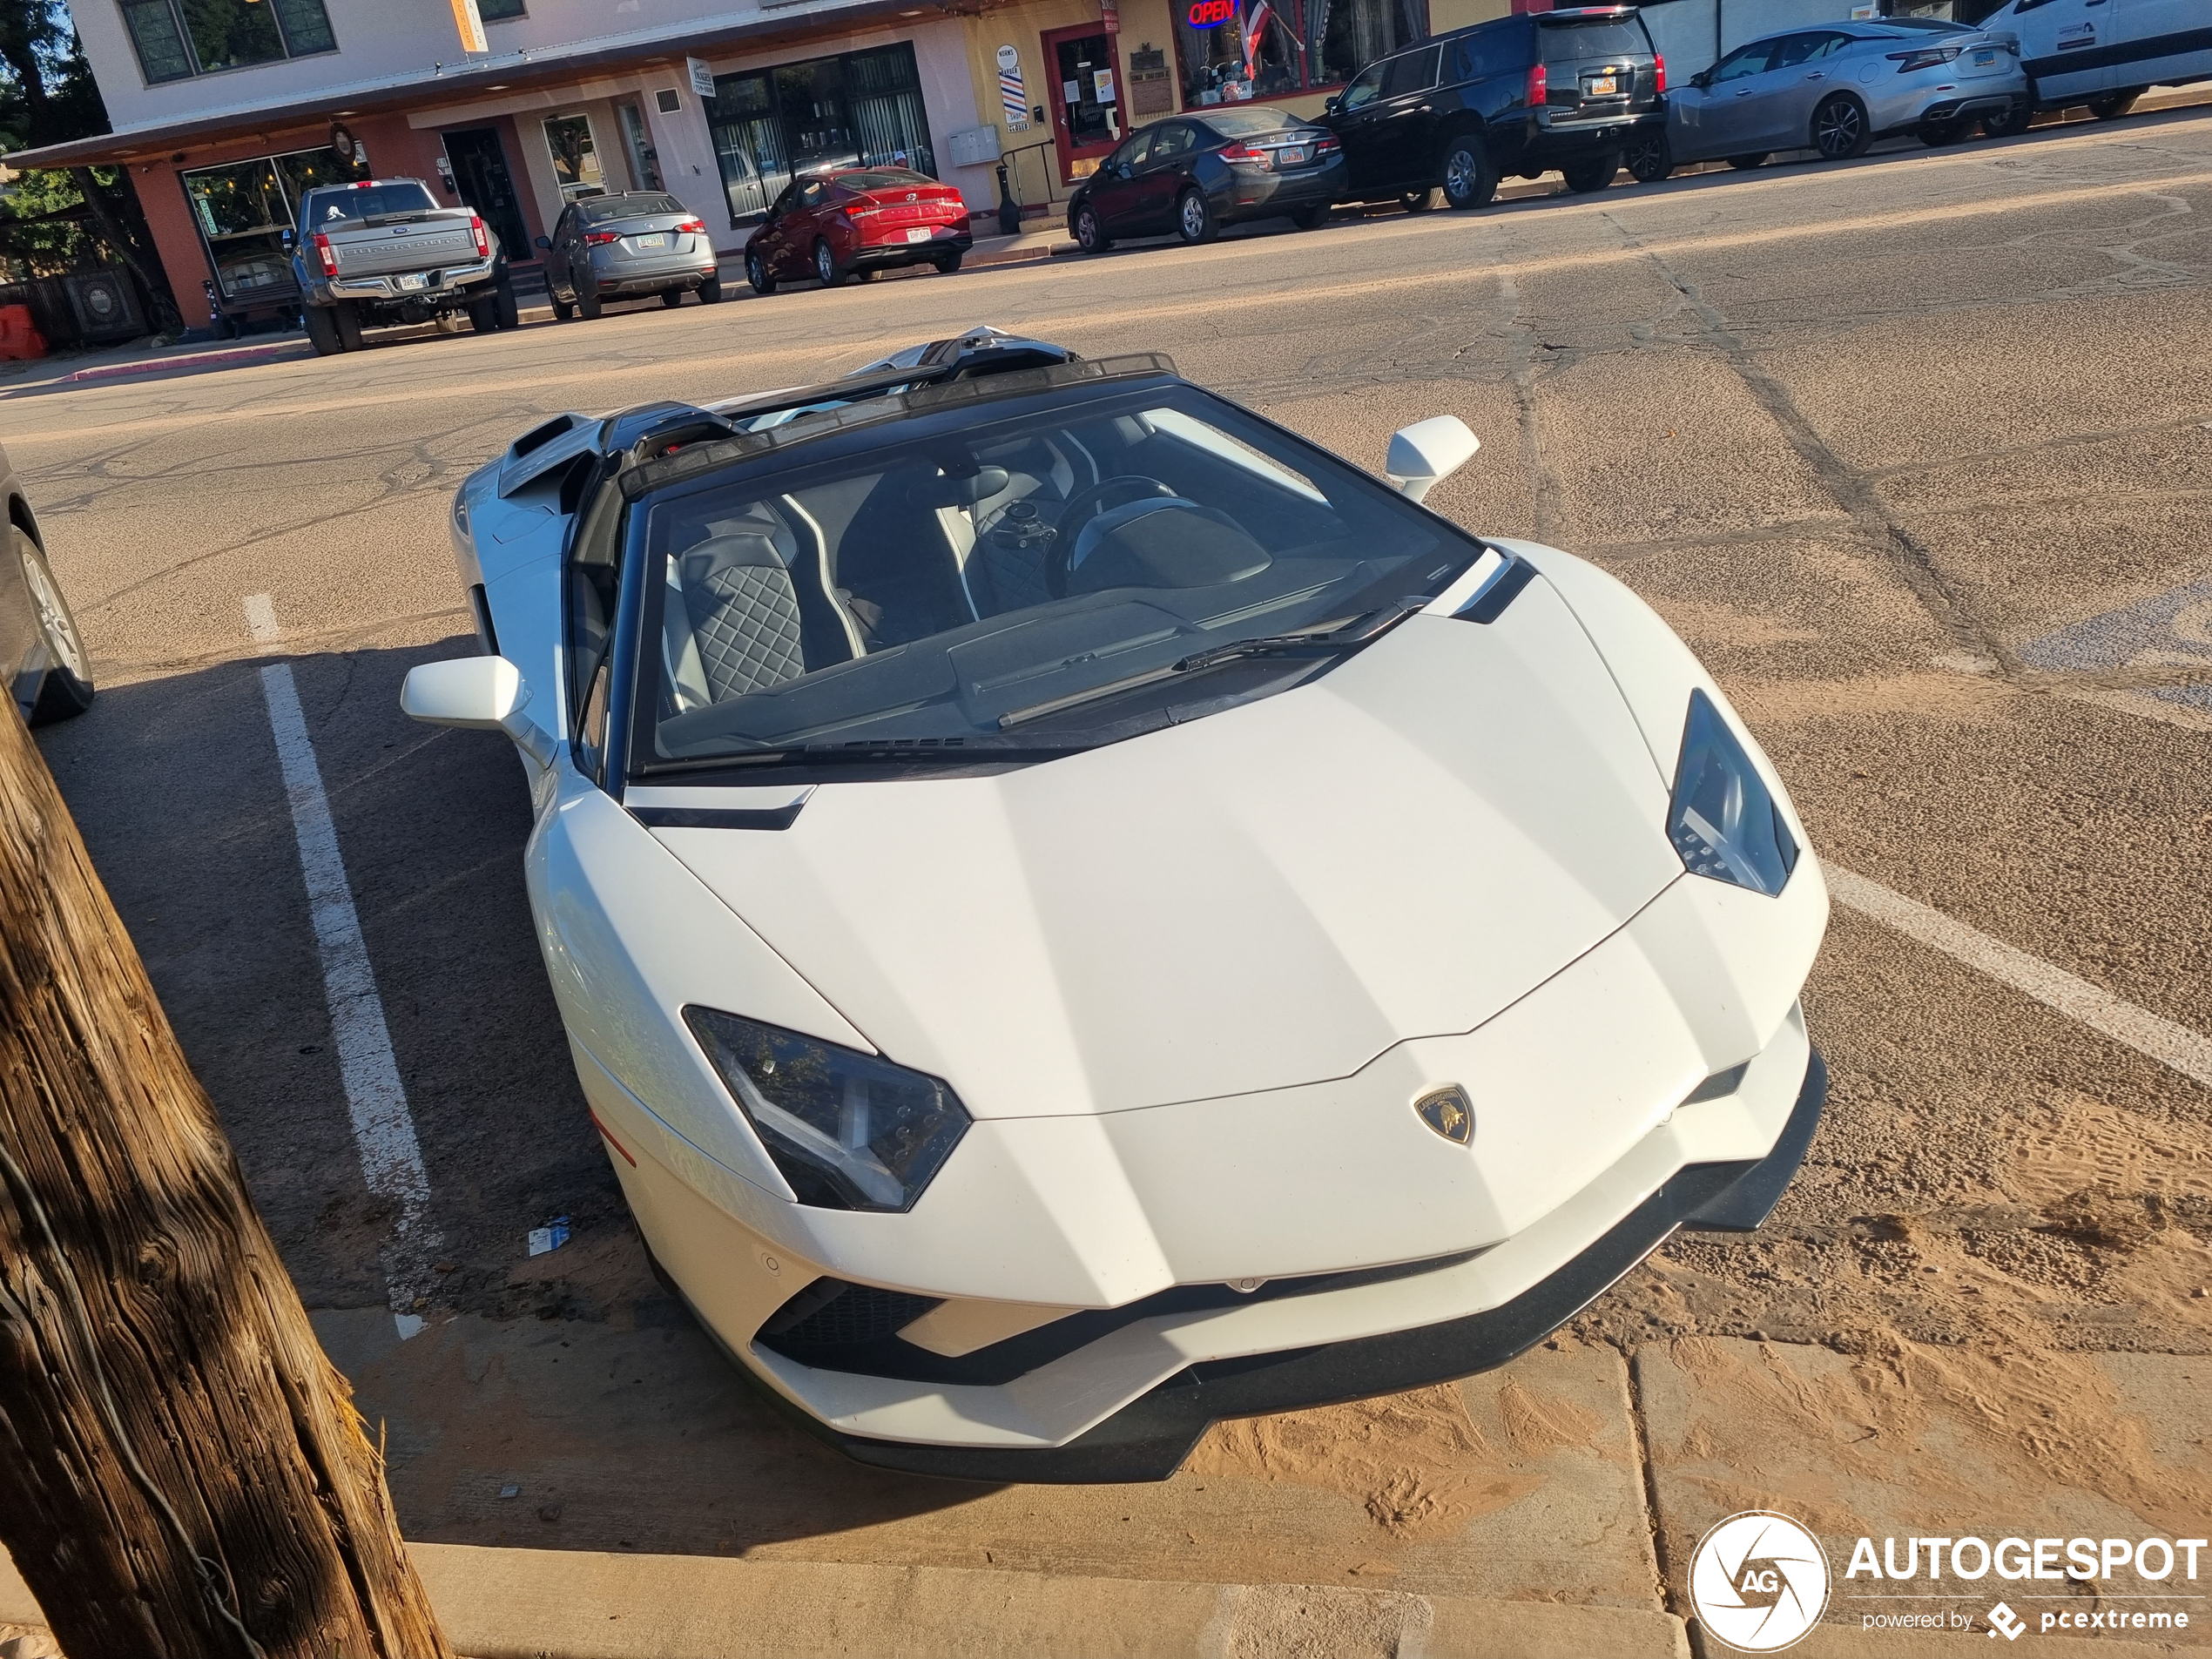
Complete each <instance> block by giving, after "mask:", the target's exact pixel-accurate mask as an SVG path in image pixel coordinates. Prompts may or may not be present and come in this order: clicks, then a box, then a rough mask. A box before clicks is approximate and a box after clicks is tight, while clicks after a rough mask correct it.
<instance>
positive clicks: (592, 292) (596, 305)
mask: <svg viewBox="0 0 2212 1659" xmlns="http://www.w3.org/2000/svg"><path fill="white" fill-rule="evenodd" d="M606 310H607V305H606V301H605V300H602V299H600V297H599V285H598V283H597V281H589V282H579V283H577V285H576V314H577V316H579V317H581V318H583V320H584V321H586V322H597V321H598V320H599V319H600V318H601V317H603V316H604V315H605V314H606Z"/></svg>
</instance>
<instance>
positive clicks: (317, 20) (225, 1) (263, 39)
mask: <svg viewBox="0 0 2212 1659" xmlns="http://www.w3.org/2000/svg"><path fill="white" fill-rule="evenodd" d="M123 22H124V24H125V27H126V28H128V29H129V30H130V31H131V44H132V47H133V48H134V49H136V51H137V52H138V68H139V70H140V71H142V72H143V73H144V74H145V78H146V79H147V80H148V81H150V82H151V81H177V80H184V79H186V78H190V77H192V76H194V75H208V74H212V73H213V72H214V71H217V70H222V69H244V68H246V67H247V66H248V65H250V64H273V63H276V62H278V61H280V59H283V58H287V57H307V56H309V55H311V54H313V53H315V52H334V51H337V50H338V40H337V37H335V36H334V35H333V34H332V33H331V31H330V18H329V16H328V15H327V13H326V12H325V11H324V10H323V6H322V0H123Z"/></svg>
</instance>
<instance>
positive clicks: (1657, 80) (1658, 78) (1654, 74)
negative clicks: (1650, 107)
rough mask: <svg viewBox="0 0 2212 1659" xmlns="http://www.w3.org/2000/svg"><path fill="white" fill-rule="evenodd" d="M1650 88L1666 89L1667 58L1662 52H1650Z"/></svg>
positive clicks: (1659, 90)
mask: <svg viewBox="0 0 2212 1659" xmlns="http://www.w3.org/2000/svg"><path fill="white" fill-rule="evenodd" d="M1651 90H1652V91H1655V92H1663V91H1666V90H1667V58H1666V55H1665V54H1664V53H1663V52H1654V53H1652V54H1651Z"/></svg>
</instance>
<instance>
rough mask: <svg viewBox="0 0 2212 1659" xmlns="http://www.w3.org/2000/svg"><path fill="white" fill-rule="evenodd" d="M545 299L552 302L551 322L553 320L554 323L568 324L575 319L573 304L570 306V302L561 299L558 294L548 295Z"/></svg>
mask: <svg viewBox="0 0 2212 1659" xmlns="http://www.w3.org/2000/svg"><path fill="white" fill-rule="evenodd" d="M546 298H548V299H549V300H552V302H553V320H554V321H556V322H570V321H573V320H575V318H576V307H575V306H574V305H573V304H571V303H570V301H568V300H563V299H562V298H561V297H560V295H558V294H548V295H547V296H546Z"/></svg>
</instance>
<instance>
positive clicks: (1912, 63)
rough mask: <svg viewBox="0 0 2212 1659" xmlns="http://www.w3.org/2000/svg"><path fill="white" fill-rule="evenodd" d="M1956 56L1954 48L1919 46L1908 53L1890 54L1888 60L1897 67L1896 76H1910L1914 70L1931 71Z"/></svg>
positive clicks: (1957, 50)
mask: <svg viewBox="0 0 2212 1659" xmlns="http://www.w3.org/2000/svg"><path fill="white" fill-rule="evenodd" d="M1958 56H1959V49H1958V48H1957V47H1956V46H1921V47H1918V48H1916V49H1914V50H1913V51H1909V52H1892V53H1890V54H1889V60H1890V62H1892V64H1896V65H1897V72H1898V74H1900V75H1910V74H1911V73H1912V71H1914V70H1916V69H1933V68H1934V67H1935V66H1936V65H1937V64H1947V63H1949V62H1951V60H1952V58H1954V57H1958Z"/></svg>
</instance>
